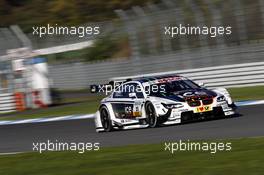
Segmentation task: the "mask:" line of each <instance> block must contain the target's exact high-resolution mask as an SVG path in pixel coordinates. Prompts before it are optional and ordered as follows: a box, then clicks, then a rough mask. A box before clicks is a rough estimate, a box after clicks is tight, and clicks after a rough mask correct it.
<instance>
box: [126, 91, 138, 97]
mask: <svg viewBox="0 0 264 175" xmlns="http://www.w3.org/2000/svg"><path fill="white" fill-rule="evenodd" d="M128 96H129V98H137V95H136V93H135V92H132V93H129V94H128Z"/></svg>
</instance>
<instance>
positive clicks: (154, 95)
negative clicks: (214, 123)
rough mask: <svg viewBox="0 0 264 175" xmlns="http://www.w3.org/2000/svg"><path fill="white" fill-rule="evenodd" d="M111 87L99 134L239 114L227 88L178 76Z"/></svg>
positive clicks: (101, 113) (104, 102) (103, 103)
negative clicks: (203, 84) (205, 85)
mask: <svg viewBox="0 0 264 175" xmlns="http://www.w3.org/2000/svg"><path fill="white" fill-rule="evenodd" d="M109 86H110V85H109ZM109 86H108V87H109ZM111 87H112V88H113V91H112V93H111V95H109V96H108V97H106V98H104V99H103V100H102V101H101V104H100V107H99V110H98V111H97V112H96V115H95V126H96V131H97V132H100V131H107V132H109V131H112V130H114V129H132V128H142V127H151V128H154V127H156V126H159V125H168V124H177V123H183V122H188V121H192V120H197V119H206V118H217V117H225V116H232V115H234V114H235V108H236V107H235V105H234V103H233V101H232V99H231V97H230V95H229V93H228V91H227V90H226V89H225V88H215V89H212V90H209V89H206V88H205V87H201V86H199V85H197V84H196V83H194V82H193V81H191V80H189V79H187V78H185V77H182V76H178V75H166V76H156V77H145V78H144V77H143V78H137V79H129V80H127V81H124V82H122V83H121V84H118V86H115V85H113V84H112V85H111ZM102 89H103V88H101V90H102ZM105 89H106V88H105ZM94 91H95V90H94Z"/></svg>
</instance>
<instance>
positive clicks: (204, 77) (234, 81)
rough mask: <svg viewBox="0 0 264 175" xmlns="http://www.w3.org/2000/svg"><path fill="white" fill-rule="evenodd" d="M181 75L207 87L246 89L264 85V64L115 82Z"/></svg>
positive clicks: (237, 65) (198, 70)
mask: <svg viewBox="0 0 264 175" xmlns="http://www.w3.org/2000/svg"><path fill="white" fill-rule="evenodd" d="M166 74H179V75H182V76H186V77H188V78H189V79H191V80H193V81H195V82H202V83H205V85H206V86H207V87H244V86H256V85H264V62H255V63H245V64H234V65H228V66H215V67H207V68H200V69H188V70H182V71H169V72H159V73H153V74H143V75H136V76H128V77H116V78H113V80H124V79H127V78H136V77H142V76H144V77H148V76H158V75H166Z"/></svg>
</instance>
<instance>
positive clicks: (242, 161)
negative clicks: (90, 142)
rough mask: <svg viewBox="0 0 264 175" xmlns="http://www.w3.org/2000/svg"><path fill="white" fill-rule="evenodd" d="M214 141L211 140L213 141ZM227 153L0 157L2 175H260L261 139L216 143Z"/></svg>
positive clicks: (118, 151)
mask: <svg viewBox="0 0 264 175" xmlns="http://www.w3.org/2000/svg"><path fill="white" fill-rule="evenodd" d="M214 142H215V141H214ZM218 142H231V143H232V150H231V151H221V152H217V153H216V154H211V153H210V152H202V151H192V152H191V151H189V152H187V151H186V152H176V153H174V154H171V153H169V152H168V151H164V144H148V145H134V146H123V147H114V148H100V150H99V151H92V152H86V153H84V154H78V153H77V152H44V153H42V154H39V153H36V152H35V153H23V154H17V155H5V156H0V174H4V175H20V174H27V175H35V174H38V175H72V174H74V175H83V174H87V175H89V174H93V175H105V174H108V175H124V174H125V175H134V174H139V175H140V174H162V175H172V174H173V175H174V174H177V175H182V174H192V175H198V174H199V175H200V174H203V175H211V174H214V175H222V174H239V175H248V174H254V175H258V174H259V175H260V174H263V172H264V166H263V162H264V156H262V155H264V149H263V147H264V138H245V139H233V140H218Z"/></svg>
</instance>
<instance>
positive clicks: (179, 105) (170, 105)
mask: <svg viewBox="0 0 264 175" xmlns="http://www.w3.org/2000/svg"><path fill="white" fill-rule="evenodd" d="M161 104H162V105H163V106H164V107H165V108H167V109H173V108H182V107H183V104H181V103H174V104H165V103H161Z"/></svg>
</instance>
